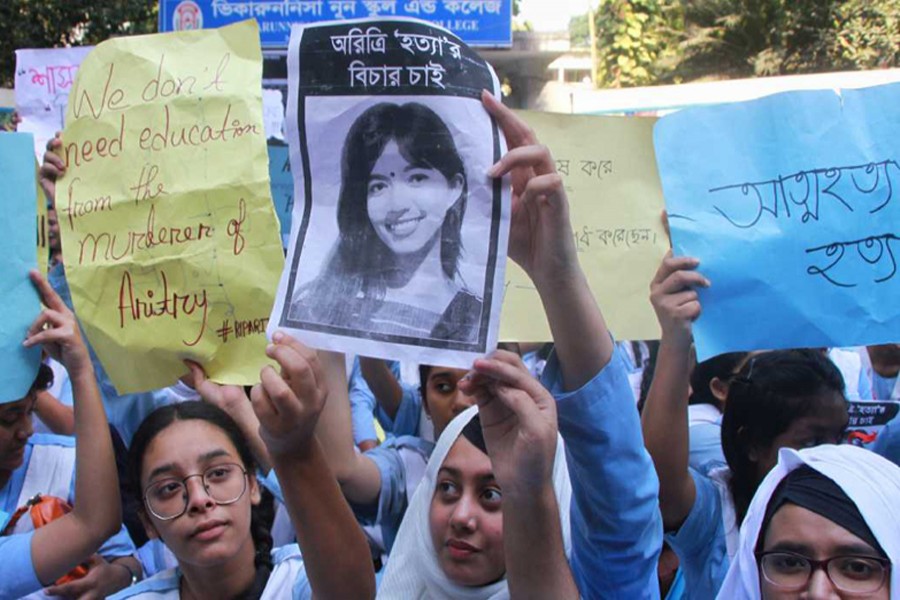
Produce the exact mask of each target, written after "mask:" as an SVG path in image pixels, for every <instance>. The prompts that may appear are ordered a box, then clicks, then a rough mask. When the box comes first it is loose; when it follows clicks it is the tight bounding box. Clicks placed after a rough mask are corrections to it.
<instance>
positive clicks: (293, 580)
mask: <svg viewBox="0 0 900 600" xmlns="http://www.w3.org/2000/svg"><path fill="white" fill-rule="evenodd" d="M272 565H273V568H272V573H271V574H270V575H269V581H268V583H267V584H266V588H265V590H263V593H262V596H261V597H260V600H282V599H287V598H292V599H293V600H307V599H310V598H312V588H310V586H309V578H308V577H307V574H306V566H305V564H304V562H303V557H302V556H301V555H300V547H299V546H297V545H296V544H291V545H289V546H282V547H280V548H276V549H274V550H273V551H272ZM180 585H181V570H180V569H178V568H177V567H176V568H174V569H169V570H168V571H163V572H162V573H157V574H156V575H154V576H153V577H150V578H149V579H145V580H144V581H141V582H140V583H138V584H137V585H133V586H131V587H127V588H125V589H124V590H122V591H120V592H119V593H117V594H115V595H114V596H111V597H110V598H111V600H125V599H126V598H131V599H133V600H177V599H178V598H180V597H181V592H180V590H179V588H180Z"/></svg>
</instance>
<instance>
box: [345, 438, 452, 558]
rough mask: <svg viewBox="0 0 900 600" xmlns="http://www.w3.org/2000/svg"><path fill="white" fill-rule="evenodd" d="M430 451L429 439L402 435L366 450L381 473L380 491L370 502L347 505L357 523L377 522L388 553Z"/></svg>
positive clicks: (420, 477) (423, 474)
mask: <svg viewBox="0 0 900 600" xmlns="http://www.w3.org/2000/svg"><path fill="white" fill-rule="evenodd" d="M433 451H434V444H433V443H432V442H429V441H426V440H423V439H422V438H418V437H413V436H409V435H404V436H400V437H389V438H388V439H387V440H385V441H384V443H382V444H380V445H379V446H377V447H375V448H373V449H371V450H369V451H368V452H366V456H367V457H369V458H370V459H372V461H373V462H374V463H375V466H376V467H377V468H378V472H379V474H380V475H381V491H380V492H379V494H378V499H377V500H376V501H375V502H373V503H371V504H368V505H359V504H353V503H351V505H350V506H351V508H352V509H353V512H354V514H355V515H356V518H357V520H358V521H359V522H360V523H362V524H363V525H375V526H378V528H379V529H380V531H381V543H382V545H383V550H384V552H385V553H386V554H390V552H391V548H392V547H393V545H394V540H396V539H397V533H398V532H399V531H400V523H401V522H402V521H403V515H405V514H406V508H407V507H408V506H409V501H410V500H411V499H412V497H413V494H414V493H415V491H416V488H417V487H418V486H419V482H420V481H422V478H423V477H424V476H425V467H426V465H427V464H428V458H429V457H430V456H431V453H432V452H433Z"/></svg>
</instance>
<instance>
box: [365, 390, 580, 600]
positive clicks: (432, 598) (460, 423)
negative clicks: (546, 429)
mask: <svg viewBox="0 0 900 600" xmlns="http://www.w3.org/2000/svg"><path fill="white" fill-rule="evenodd" d="M477 414H478V407H477V406H473V407H471V408H468V409H466V410H465V411H464V412H463V413H461V414H459V415H458V416H457V417H456V418H455V419H453V421H451V422H450V424H449V425H447V428H446V429H445V430H444V432H443V433H442V434H441V437H440V439H439V440H438V442H437V446H435V449H434V452H433V453H432V455H431V459H430V460H429V461H428V466H427V467H426V469H425V477H424V478H423V479H422V482H421V483H420V484H419V487H418V488H417V489H416V493H415V494H414V495H413V498H412V501H411V502H410V503H409V508H407V509H406V515H405V516H404V517H403V523H402V524H401V525H400V531H399V533H398V534H397V540H396V541H395V542H394V548H393V550H392V551H391V556H390V559H389V560H388V565H387V570H386V572H385V575H384V581H383V582H382V584H381V589H380V590H379V592H378V597H379V598H387V599H391V600H392V599H394V598H396V599H402V600H407V599H410V600H412V599H428V600H450V599H454V600H455V599H459V600H501V599H506V598H509V589H508V588H507V584H506V577H505V576H504V578H503V579H501V580H499V581H497V582H494V583H492V584H490V585H485V586H481V587H468V586H462V585H458V584H456V583H453V582H452V581H450V579H449V578H448V577H447V575H446V574H444V571H443V570H442V569H441V566H440V563H439V562H438V557H437V553H436V552H435V550H434V544H433V543H432V541H431V528H430V526H429V512H430V509H431V499H432V497H433V496H434V490H435V487H436V486H437V475H438V471H439V470H440V468H441V465H442V464H443V463H444V459H446V458H447V454H449V452H450V448H451V447H452V446H453V444H454V443H456V440H457V438H458V437H459V436H460V434H461V433H462V430H463V428H464V427H465V426H466V425H467V424H468V423H469V421H471V420H472V418H473V417H475V415H477ZM553 489H554V490H555V491H556V500H557V503H558V504H559V513H560V521H561V524H562V535H563V544H564V546H565V551H566V556H570V555H571V535H570V532H571V529H570V524H569V504H570V502H571V498H572V486H571V483H570V481H569V470H568V467H567V465H566V453H565V448H564V447H563V441H562V438H561V437H557V444H556V458H555V460H554V463H553Z"/></svg>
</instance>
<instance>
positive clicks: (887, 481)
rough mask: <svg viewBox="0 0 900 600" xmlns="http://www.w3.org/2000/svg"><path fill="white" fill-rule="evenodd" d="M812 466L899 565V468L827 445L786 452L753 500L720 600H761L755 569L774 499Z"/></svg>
mask: <svg viewBox="0 0 900 600" xmlns="http://www.w3.org/2000/svg"><path fill="white" fill-rule="evenodd" d="M803 465H808V466H809V467H811V468H813V469H815V470H816V471H818V472H819V473H821V474H822V475H825V476H826V477H828V478H829V479H831V480H832V481H834V482H835V483H836V484H837V485H838V486H839V487H840V488H841V489H842V490H843V491H844V493H845V494H847V497H849V498H850V499H851V500H852V501H853V503H854V504H856V507H857V508H858V509H859V512H860V514H861V515H862V517H863V519H865V521H866V524H867V525H868V526H869V529H871V530H872V533H873V535H874V536H875V539H876V540H878V543H879V544H880V545H881V548H882V549H883V550H884V551H885V553H887V557H888V558H889V559H890V561H891V564H892V565H893V566H894V567H896V566H897V565H900V468H898V467H897V466H896V465H894V464H893V463H892V462H890V461H889V460H886V459H884V458H882V457H881V456H878V455H877V454H875V453H874V452H870V451H869V450H864V449H863V448H858V447H856V446H852V445H849V444H847V445H842V446H834V445H823V446H816V447H815V448H809V449H806V450H800V451H797V450H792V449H790V448H782V449H781V451H780V452H779V454H778V464H777V465H776V466H775V468H774V469H772V470H771V471H770V472H769V474H768V475H767V476H766V478H765V479H764V480H763V482H762V483H761V484H760V486H759V488H758V489H757V490H756V494H755V495H754V496H753V501H752V502H751V503H750V508H749V509H748V510H747V516H746V518H745V519H744V524H743V526H742V527H741V541H740V546H739V548H738V553H737V556H735V557H734V560H733V561H732V562H731V567H730V568H729V569H728V574H727V575H726V576H725V583H724V584H722V589H721V590H719V595H718V596H717V598H722V599H725V598H727V599H728V600H738V599H744V598H746V599H750V600H756V599H757V598H760V597H761V591H760V588H759V570H758V567H757V564H756V556H755V554H754V551H755V550H756V544H757V540H758V538H759V535H760V528H761V527H762V522H763V519H764V518H765V515H766V508H767V507H768V506H769V499H770V498H771V497H772V493H773V492H774V491H775V488H776V487H778V484H779V483H781V480H782V479H784V478H785V477H786V476H787V474H788V473H790V472H791V471H793V470H794V469H797V468H798V467H801V466H803ZM890 585H891V598H895V599H900V570H897V569H895V570H894V571H893V572H892V573H891V583H890Z"/></svg>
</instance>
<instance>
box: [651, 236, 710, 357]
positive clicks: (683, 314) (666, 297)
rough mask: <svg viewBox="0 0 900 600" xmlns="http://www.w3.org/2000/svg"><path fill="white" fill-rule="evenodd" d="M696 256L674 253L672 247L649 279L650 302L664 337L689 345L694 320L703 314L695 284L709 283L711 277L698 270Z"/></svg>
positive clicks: (670, 340)
mask: <svg viewBox="0 0 900 600" xmlns="http://www.w3.org/2000/svg"><path fill="white" fill-rule="evenodd" d="M699 265H700V261H698V260H697V259H696V258H691V257H687V256H677V257H676V256H672V251H671V250H669V251H668V252H667V253H666V256H665V258H663V261H662V264H661V265H660V266H659V269H658V270H657V271H656V275H655V276H654V278H653V281H652V282H651V283H650V303H651V304H653V309H654V310H655V311H656V318H657V319H659V324H660V327H662V335H663V338H664V339H665V340H667V341H668V342H670V343H673V344H677V345H680V346H685V347H687V346H690V344H691V330H692V326H693V322H694V320H696V319H697V317H699V316H700V300H699V299H698V297H697V291H696V290H695V289H694V288H696V287H704V288H705V287H709V285H710V284H709V280H708V279H706V277H704V276H703V275H701V274H700V273H698V272H697V271H695V270H694V269H696V268H697V267H698V266H699Z"/></svg>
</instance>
